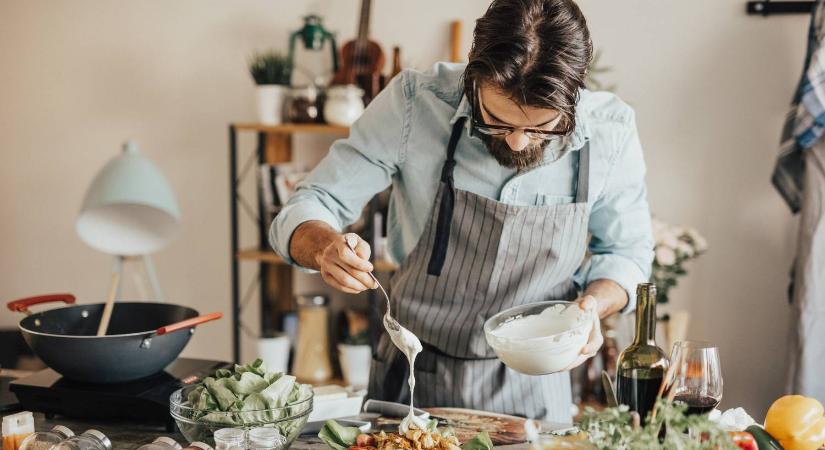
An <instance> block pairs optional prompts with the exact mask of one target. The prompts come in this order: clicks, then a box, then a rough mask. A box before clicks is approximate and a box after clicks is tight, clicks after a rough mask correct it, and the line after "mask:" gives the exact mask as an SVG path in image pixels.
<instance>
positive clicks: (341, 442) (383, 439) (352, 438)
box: [318, 419, 493, 450]
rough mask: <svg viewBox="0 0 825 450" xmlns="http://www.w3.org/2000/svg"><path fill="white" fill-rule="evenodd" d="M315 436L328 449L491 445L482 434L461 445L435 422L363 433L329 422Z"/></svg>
mask: <svg viewBox="0 0 825 450" xmlns="http://www.w3.org/2000/svg"><path fill="white" fill-rule="evenodd" d="M318 437H319V438H320V439H321V440H322V441H324V443H326V444H327V445H328V446H329V448H330V449H331V450H492V448H493V442H492V441H491V440H490V435H489V434H488V433H487V432H486V431H482V432H480V433H477V434H476V435H475V436H473V438H472V439H469V440H467V441H464V442H462V441H461V440H459V438H458V436H457V435H456V434H455V433H454V432H453V430H452V428H450V427H442V428H439V427H438V421H437V420H435V419H433V420H430V421H428V422H427V426H426V427H424V429H418V428H410V429H409V430H407V432H406V433H402V432H400V431H399V430H395V431H389V432H388V431H384V430H381V431H377V432H375V433H363V432H361V430H359V429H358V428H356V427H345V426H343V425H341V424H339V423H338V422H336V421H334V420H329V421H327V422H326V423H325V424H324V427H323V428H322V429H321V431H320V432H319V433H318Z"/></svg>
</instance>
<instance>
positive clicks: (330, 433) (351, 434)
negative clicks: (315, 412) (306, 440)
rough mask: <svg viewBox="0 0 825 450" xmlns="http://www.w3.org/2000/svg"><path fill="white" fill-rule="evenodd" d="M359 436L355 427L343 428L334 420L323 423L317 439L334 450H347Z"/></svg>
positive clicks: (359, 432)
mask: <svg viewBox="0 0 825 450" xmlns="http://www.w3.org/2000/svg"><path fill="white" fill-rule="evenodd" d="M359 434H361V431H360V430H359V429H358V428H356V427H344V426H341V425H340V424H339V423H338V422H336V421H334V420H327V421H326V422H324V427H323V428H321V431H320V432H319V433H318V437H319V438H320V439H321V440H322V441H324V443H326V444H327V445H328V446H330V448H332V449H334V450H348V449H349V448H350V447H351V446H352V445H354V444H355V438H357V437H358V435H359Z"/></svg>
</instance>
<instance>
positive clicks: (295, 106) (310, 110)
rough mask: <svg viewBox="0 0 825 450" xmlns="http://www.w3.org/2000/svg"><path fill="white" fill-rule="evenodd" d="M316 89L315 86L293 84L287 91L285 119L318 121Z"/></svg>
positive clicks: (294, 121) (300, 121) (301, 121)
mask: <svg viewBox="0 0 825 450" xmlns="http://www.w3.org/2000/svg"><path fill="white" fill-rule="evenodd" d="M318 116H319V112H318V89H317V88H316V87H315V86H312V85H309V86H295V87H293V88H292V89H290V91H289V100H287V104H286V117H287V121H289V122H292V123H312V122H317V121H318Z"/></svg>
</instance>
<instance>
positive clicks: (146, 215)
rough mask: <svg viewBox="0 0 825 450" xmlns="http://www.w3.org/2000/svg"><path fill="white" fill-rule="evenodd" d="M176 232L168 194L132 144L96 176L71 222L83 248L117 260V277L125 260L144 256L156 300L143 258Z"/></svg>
mask: <svg viewBox="0 0 825 450" xmlns="http://www.w3.org/2000/svg"><path fill="white" fill-rule="evenodd" d="M179 228H180V210H179V209H178V203H177V201H176V200H175V195H174V193H173V192H172V188H171V187H170V186H169V183H168V182H167V181H166V178H165V177H164V176H163V174H162V173H161V172H160V170H159V169H158V168H157V167H156V166H155V165H154V164H152V162H151V161H149V160H148V159H146V158H145V157H144V156H143V155H142V154H141V153H140V151H139V149H138V145H137V143H136V142H135V141H133V140H129V141H127V142H126V143H125V144H124V145H123V151H122V152H121V153H120V155H118V156H116V157H115V158H113V159H111V160H110V161H109V162H108V163H106V165H105V166H103V168H102V169H101V170H100V172H98V173H97V175H96V176H95V178H94V180H93V181H92V184H91V186H89V189H88V190H87V191H86V197H85V198H84V200H83V206H82V207H81V209H80V214H79V215H78V217H77V221H76V222H75V230H76V231H77V234H78V235H79V236H80V239H82V240H83V242H85V243H86V244H88V245H89V246H90V247H92V248H94V249H96V250H99V251H101V252H103V253H107V254H110V255H114V256H117V257H118V261H117V262H116V266H115V267H116V271H120V270H121V268H120V266H121V264H122V261H123V260H124V259H125V258H126V257H134V256H143V257H144V263H145V264H146V270H147V273H148V275H149V278H150V281H151V282H152V285H153V287H154V288H155V297H157V300H161V298H160V297H162V295H161V293H160V287H159V285H158V284H157V278H156V276H155V274H154V269H153V268H152V265H151V262H150V261H149V260H148V258H147V256H148V255H149V254H150V253H154V252H156V251H158V250H160V249H161V248H163V247H164V246H165V245H167V244H168V243H169V242H170V241H171V240H172V239H173V238H174V237H175V235H176V234H177V232H178V230H179Z"/></svg>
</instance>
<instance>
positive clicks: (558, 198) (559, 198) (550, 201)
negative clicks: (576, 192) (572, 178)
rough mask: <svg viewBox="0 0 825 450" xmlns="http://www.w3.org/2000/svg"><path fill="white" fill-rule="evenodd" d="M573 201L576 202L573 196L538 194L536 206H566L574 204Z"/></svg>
mask: <svg viewBox="0 0 825 450" xmlns="http://www.w3.org/2000/svg"><path fill="white" fill-rule="evenodd" d="M573 200H575V197H573V196H572V195H546V194H538V199H537V201H536V206H553V205H566V204H568V203H573Z"/></svg>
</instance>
